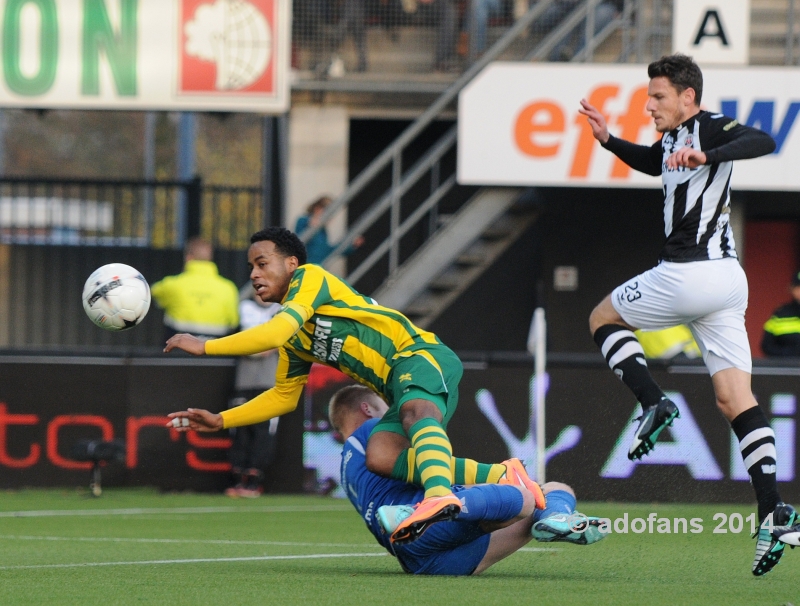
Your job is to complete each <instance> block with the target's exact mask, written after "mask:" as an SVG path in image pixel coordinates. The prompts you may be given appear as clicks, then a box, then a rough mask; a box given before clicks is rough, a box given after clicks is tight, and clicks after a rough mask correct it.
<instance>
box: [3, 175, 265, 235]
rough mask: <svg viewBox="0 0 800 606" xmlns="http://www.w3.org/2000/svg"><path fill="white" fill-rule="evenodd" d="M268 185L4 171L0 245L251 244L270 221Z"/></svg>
mask: <svg viewBox="0 0 800 606" xmlns="http://www.w3.org/2000/svg"><path fill="white" fill-rule="evenodd" d="M264 216H265V211H264V205H263V203H262V190H261V189H260V188H258V187H222V186H217V185H213V186H209V185H203V183H202V182H201V181H200V179H199V178H197V179H193V180H191V181H98V180H85V179H27V178H13V177H4V178H0V244H55V245H78V246H132V247H150V248H158V249H163V248H167V249H169V248H181V247H182V246H183V244H184V243H185V241H186V239H187V237H190V236H193V235H202V236H204V237H205V238H207V239H208V240H210V241H211V242H213V244H214V245H215V246H216V247H218V248H224V249H227V250H235V249H238V248H241V247H242V246H246V245H247V241H248V238H249V236H250V234H251V233H252V232H253V231H254V228H258V226H261V225H262V224H263V222H264V219H263V217H264Z"/></svg>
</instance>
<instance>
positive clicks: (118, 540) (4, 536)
mask: <svg viewBox="0 0 800 606" xmlns="http://www.w3.org/2000/svg"><path fill="white" fill-rule="evenodd" d="M0 540H9V541H86V542H102V543H174V544H185V543H199V544H205V545H272V546H280V547H358V548H364V547H373V545H370V544H369V543H358V544H356V543H300V542H292V541H237V540H233V539H143V538H135V537H50V536H36V535H14V534H2V535H0ZM374 547H375V548H376V549H381V547H380V545H374Z"/></svg>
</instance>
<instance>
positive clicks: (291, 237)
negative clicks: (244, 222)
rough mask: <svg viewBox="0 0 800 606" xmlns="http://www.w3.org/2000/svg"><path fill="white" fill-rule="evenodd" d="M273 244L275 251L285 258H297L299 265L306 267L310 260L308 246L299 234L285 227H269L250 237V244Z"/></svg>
mask: <svg viewBox="0 0 800 606" xmlns="http://www.w3.org/2000/svg"><path fill="white" fill-rule="evenodd" d="M265 241H268V242H272V243H273V244H275V250H277V251H278V252H279V253H281V254H282V255H283V256H285V257H297V263H298V265H305V264H306V262H307V260H308V255H307V254H306V245H305V244H303V241H302V240H301V239H300V238H298V237H297V234H295V233H294V232H291V231H289V230H288V229H286V228H285V227H267V228H266V229H262V230H261V231H257V232H256V233H254V234H253V235H252V236H250V244H255V243H256V242H265Z"/></svg>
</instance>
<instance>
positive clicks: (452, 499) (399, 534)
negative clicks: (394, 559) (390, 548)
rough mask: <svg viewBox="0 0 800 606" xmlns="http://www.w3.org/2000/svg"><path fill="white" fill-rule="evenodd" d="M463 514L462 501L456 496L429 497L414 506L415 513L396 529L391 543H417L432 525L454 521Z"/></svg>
mask: <svg viewBox="0 0 800 606" xmlns="http://www.w3.org/2000/svg"><path fill="white" fill-rule="evenodd" d="M459 513H461V501H460V500H459V498H458V497H457V496H456V495H454V494H449V495H445V496H443V497H428V498H427V499H423V500H422V501H420V502H419V503H417V504H416V505H415V506H414V513H412V514H411V515H410V516H408V517H407V518H406V519H405V520H403V521H402V522H400V524H399V525H398V526H397V528H395V530H394V532H393V533H392V536H391V537H390V541H391V542H392V543H396V544H397V545H402V544H404V543H410V542H411V541H416V540H417V539H418V538H419V537H420V536H421V535H422V533H423V532H425V531H426V530H428V528H429V527H430V525H431V524H435V523H436V522H445V521H447V520H454V519H456V518H457V517H458V514H459Z"/></svg>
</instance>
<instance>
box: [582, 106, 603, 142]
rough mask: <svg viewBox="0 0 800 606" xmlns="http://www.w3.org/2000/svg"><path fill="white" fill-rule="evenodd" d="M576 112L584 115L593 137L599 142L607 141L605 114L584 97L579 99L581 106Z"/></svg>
mask: <svg viewBox="0 0 800 606" xmlns="http://www.w3.org/2000/svg"><path fill="white" fill-rule="evenodd" d="M578 113H580V114H583V115H584V116H586V120H587V121H588V122H589V126H591V127H592V134H593V135H594V138H595V139H597V140H598V141H600V143H606V142H607V141H608V124H606V118H605V116H603V114H601V113H600V111H599V110H598V109H597V108H596V107H595V106H594V105H592V104H591V103H589V102H588V101H587V100H586V99H581V108H580V109H579V110H578Z"/></svg>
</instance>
